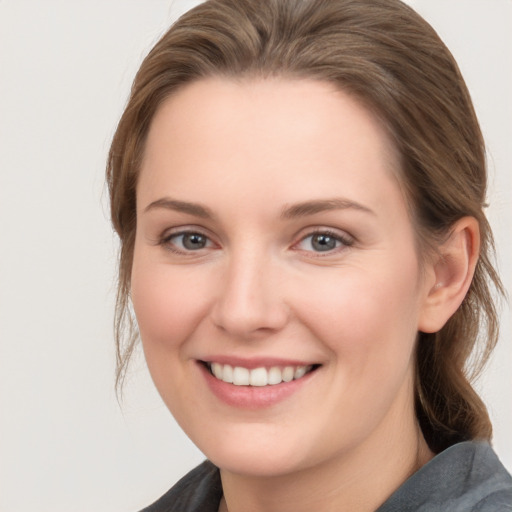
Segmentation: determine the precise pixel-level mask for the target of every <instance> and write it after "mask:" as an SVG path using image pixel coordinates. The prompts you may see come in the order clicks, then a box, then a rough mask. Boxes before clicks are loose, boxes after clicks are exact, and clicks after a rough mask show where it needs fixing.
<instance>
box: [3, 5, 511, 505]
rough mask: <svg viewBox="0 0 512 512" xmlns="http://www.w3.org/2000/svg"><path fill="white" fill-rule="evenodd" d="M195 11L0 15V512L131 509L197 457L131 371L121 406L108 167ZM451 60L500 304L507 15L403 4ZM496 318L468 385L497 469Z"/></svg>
mask: <svg viewBox="0 0 512 512" xmlns="http://www.w3.org/2000/svg"><path fill="white" fill-rule="evenodd" d="M195 3H197V2H193V1H188V2H187V1H174V2H173V1H171V0H167V1H164V0H139V1H129V0H109V1H105V0H103V1H99V0H94V1H93V0H88V1H87V2H86V1H79V0H75V1H72V0H62V1H56V0H46V1H44V2H41V1H36V0H32V1H28V0H3V1H2V0H0V219H1V220H0V336H1V345H0V411H1V412H0V414H1V416H0V510H1V511H5V512H25V511H27V512H28V511H30V512H33V511H42V512H45V511H50V510H51V511H52V512H60V511H66V512H69V511H74V512H80V511H95V512H103V511H104V512H107V511H108V512H116V511H130V510H131V511H133V510H138V509H140V508H141V507H143V506H144V505H147V504H149V503H150V502H151V501H152V500H153V499H155V498H157V497H158V496H159V495H160V494H161V493H163V492H164V491H165V490H166V489H167V488H168V487H169V486H170V484H171V483H172V482H174V481H175V480H176V479H177V478H178V477H180V476H181V475H183V474H184V473H185V471H186V470H187V469H189V468H191V467H192V466H193V465H195V464H196V463H197V462H199V461H200V460H201V459H202V456H201V454H200V453H199V452H198V451H197V450H196V449H195V448H194V447H193V446H192V444H191V443H190V442H189V441H188V440H187V439H186V437H185V436H184V434H182V433H181V432H180V430H179V429H178V428H177V427H176V426H175V424H174V422H173V420H172V418H171V416H170V415H169V413H168V412H167V410H166V409H165V407H164V406H163V405H162V403H161V402H160V399H159V397H158V396H157V394H156V392H155V391H154V389H153V386H152V384H151V382H150V379H149V377H148V375H147V371H146V369H145V365H144V362H143V360H142V358H141V357H140V356H139V357H138V359H136V362H135V364H134V366H133V369H132V373H131V375H130V378H129V382H128V386H127V393H126V401H125V404H124V406H123V408H122V409H120V408H119V406H118V404H117V402H116V399H115V395H114V392H113V381H114V349H113V340H112V334H111V331H112V330H111V326H112V313H113V301H114V269H115V259H116V257H115V254H116V242H115V238H114V237H113V235H112V232H111V229H110V226H109V223H108V208H107V201H106V191H105V189H104V184H103V172H104V162H105V156H106V152H107V150H108V146H109V142H110V139H111V136H112V134H113V131H114V128H115V125H116V123H117V120H118V118H119V116H120V114H121V111H122V108H123V105H124V104H125V101H126V98H127V95H128V90H129V87H130V83H131V80H132V78H133V76H134V73H135V71H136V69H137V67H138V65H139V64H140V61H141V59H142V58H143V56H144V55H145V54H146V52H147V51H148V50H149V48H150V47H151V46H152V44H153V43H155V42H156V40H157V39H158V37H159V36H160V35H161V34H162V33H163V31H164V30H165V29H166V28H167V27H168V25H169V24H170V21H171V20H172V19H174V18H175V17H176V16H177V15H178V14H181V13H182V12H184V11H185V10H186V9H187V8H188V7H190V6H192V5H194V4H195ZM410 3H411V4H412V5H413V6H415V7H416V8H417V9H418V10H419V11H420V13H422V14H423V15H424V16H425V17H426V18H427V19H428V20H429V21H430V22H431V23H432V24H433V25H434V27H435V28H436V29H437V30H438V32H439V33H440V34H441V36H442V37H443V38H444V39H445V41H446V42H447V44H448V46H449V47H450V48H451V49H452V51H453V53H454V54H455V56H456V58H457V59H458V61H459V64H460V66H461V68H462V71H463V73H464V74H465V77H466V79H467V82H468V84H469V88H470V90H471V93H472V95H473V98H474V101H475V104H476V109H477V112H478V114H479V116H480V120H481V124H482V128H483V131H484V134H485V137H486V140H487V143H488V148H489V163H490V169H491V188H490V194H489V200H490V203H491V207H490V209H489V215H490V218H491V222H492V224H493V226H494V229H495V232H496V238H497V243H498V250H499V256H500V262H501V263H500V266H501V271H502V275H503V278H504V281H505V284H506V286H507V288H508V290H509V291H511V290H512V265H511V261H512V233H511V226H510V225H511V223H512V208H511V206H512V171H511V169H512V165H511V164H512V151H511V149H510V144H511V141H512V102H511V98H512V95H511V94H510V91H511V90H512V75H511V64H512V2H511V1H509V0H415V1H413V0H411V1H410ZM511 316H512V315H511V311H510V307H509V306H505V308H504V312H503V317H502V326H503V333H502V340H501V345H500V346H499V348H498V350H497V351H496V355H495V357H494V359H493V361H492V364H491V366H490V367H489V370H488V372H487V374H486V376H485V378H484V379H483V380H482V381H481V382H480V385H479V387H480V388H482V389H483V390H484V396H485V399H486V401H487V403H488V405H489V408H490V411H491V414H492V417H493V420H494V423H495V430H496V434H495V447H496V449H497V451H498V453H499V455H500V457H501V458H502V460H503V461H504V463H505V464H506V465H507V467H508V468H509V470H511V469H512V439H511V437H512V436H511V435H510V432H512V411H511V409H512V407H511V405H512V404H511V391H512V371H511V362H512V339H511V338H512V336H511Z"/></svg>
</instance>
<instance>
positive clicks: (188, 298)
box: [131, 258, 206, 364]
mask: <svg viewBox="0 0 512 512" xmlns="http://www.w3.org/2000/svg"><path fill="white" fill-rule="evenodd" d="M131 294H132V301H133V306H134V310H135V314H136V317H137V323H138V326H139V331H140V334H141V339H142V343H143V346H144V351H145V353H146V357H147V358H148V364H151V361H150V359H151V355H152V354H153V353H154V354H155V356H157V357H159V356H162V355H163V353H164V352H166V351H174V350H178V349H179V348H180V347H181V344H182V343H183V341H184V340H186V339H187V338H188V337H189V335H190V334H191V333H192V332H193V331H194V329H195V327H196V325H197V323H198V322H199V321H200V319H201V318H202V316H203V314H202V312H203V311H204V309H205V308H206V304H205V303H204V302H202V301H204V300H205V299H204V298H205V294H204V287H203V285H202V281H201V279H198V277H197V275H189V272H187V271H184V270H183V269H175V268H174V269H173V268H172V267H171V266H169V265H155V264H152V263H146V262H144V260H138V259H137V258H135V259H134V265H133V271H132V286H131ZM148 356H149V357H148Z"/></svg>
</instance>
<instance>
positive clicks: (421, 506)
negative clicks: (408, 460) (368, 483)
mask: <svg viewBox="0 0 512 512" xmlns="http://www.w3.org/2000/svg"><path fill="white" fill-rule="evenodd" d="M395 510H400V511H402V512H407V511H411V512H412V511H421V512H435V511H439V512H440V511H445V510H450V511H451V512H468V511H473V512H507V511H512V478H511V476H510V474H509V473H508V472H507V470H506V469H505V468H504V466H503V465H502V464H501V462H500V460H499V459H498V457H497V455H496V454H495V453H494V451H493V449H492V448H491V446H490V445H489V444H488V443H485V442H475V441H469V442H464V443H458V444H456V445H453V446H451V447H450V448H447V449H446V450H445V451H443V452H441V453H440V454H439V455H437V456H436V457H434V458H433V459H432V460H431V461H430V462H429V463H428V464H426V465H425V466H423V467H422V468H421V469H420V470H419V471H418V472H417V473H415V474H414V475H412V476H411V477H410V478H409V479H408V480H407V481H406V482H405V483H404V484H403V485H402V486H401V487H400V488H399V489H398V490H397V491H396V492H395V493H394V494H393V495H392V496H391V497H390V498H389V499H388V500H387V501H386V503H384V504H383V505H382V506H381V507H380V508H379V509H378V512H391V511H395Z"/></svg>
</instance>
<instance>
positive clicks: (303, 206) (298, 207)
mask: <svg viewBox="0 0 512 512" xmlns="http://www.w3.org/2000/svg"><path fill="white" fill-rule="evenodd" d="M347 209H354V210H359V211H361V212H365V213H370V214H372V215H375V212H374V211H373V210H370V208H368V207H366V206H364V205H362V204H360V203H357V202H355V201H351V200H350V199H344V198H341V197H334V198H332V199H318V200H312V201H304V202H302V203H297V204H293V205H290V206H287V207H285V208H284V209H283V211H282V212H281V218H283V219H293V218H296V217H306V216H308V215H315V214H316V213H321V212H325V211H329V210H347Z"/></svg>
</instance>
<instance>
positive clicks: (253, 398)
mask: <svg viewBox="0 0 512 512" xmlns="http://www.w3.org/2000/svg"><path fill="white" fill-rule="evenodd" d="M199 367H200V369H201V372H202V373H203V375H204V378H205V379H206V383H207V384H208V387H209V388H210V390H211V391H212V393H213V394H214V395H215V396H216V397H217V398H218V399H219V400H221V401H222V402H224V403H225V404H227V405H230V406H232V407H238V408H241V409H263V408H265V407H271V406H272V405H276V404H278V403H279V402H282V401H283V400H286V399H287V398H289V397H290V396H291V395H293V394H294V393H296V392H297V391H299V389H300V388H301V387H302V386H303V385H304V384H306V383H307V382H308V381H309V380H310V379H311V377H312V376H313V374H314V373H316V371H312V372H309V373H307V374H306V375H304V377H301V378H300V379H297V380H292V381H290V382H281V384H274V385H272V386H235V385H234V384H229V383H228V382H224V381H222V380H219V379H217V378H215V377H214V376H213V375H212V374H211V373H210V371H209V370H208V368H206V367H205V365H204V364H203V363H199Z"/></svg>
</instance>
